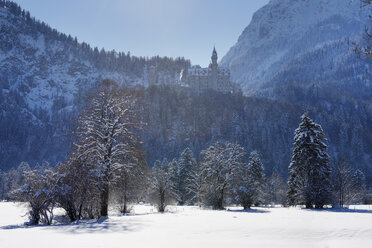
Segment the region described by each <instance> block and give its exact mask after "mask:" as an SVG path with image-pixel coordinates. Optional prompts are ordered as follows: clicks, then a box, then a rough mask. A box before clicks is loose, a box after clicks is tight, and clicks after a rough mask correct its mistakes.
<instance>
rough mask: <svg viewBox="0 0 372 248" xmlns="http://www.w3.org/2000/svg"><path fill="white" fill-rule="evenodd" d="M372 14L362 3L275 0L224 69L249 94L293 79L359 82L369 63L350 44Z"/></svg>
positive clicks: (257, 18) (241, 39) (246, 31)
mask: <svg viewBox="0 0 372 248" xmlns="http://www.w3.org/2000/svg"><path fill="white" fill-rule="evenodd" d="M368 11H369V10H368V9H366V8H360V3H359V1H350V0H271V1H270V2H269V3H268V4H267V5H266V6H264V7H263V8H261V9H260V10H258V11H257V12H256V13H255V14H254V15H253V18H252V21H251V23H250V24H249V25H248V26H247V27H246V28H245V29H244V31H243V33H242V34H241V35H240V37H239V39H238V41H237V43H236V44H235V45H234V46H233V47H232V48H231V49H230V50H229V52H228V53H227V54H226V55H225V56H224V57H223V59H222V60H221V65H222V66H225V67H228V68H230V70H231V75H232V78H233V80H234V81H236V82H237V83H239V84H240V85H241V86H242V88H243V91H244V92H245V93H252V92H254V93H257V91H260V89H261V88H264V89H268V88H272V87H274V86H275V85H276V84H278V83H282V82H285V81H291V80H292V81H294V80H296V81H303V82H305V81H307V82H312V83H318V82H324V81H327V82H329V81H331V82H333V81H336V80H337V81H338V83H346V82H349V83H350V80H352V81H357V82H360V81H361V79H362V77H363V75H365V74H366V70H367V69H368V68H370V67H369V66H370V65H369V62H368V63H367V62H365V61H360V60H359V59H358V58H357V56H355V54H354V53H353V51H351V49H350V48H351V46H350V45H349V43H348V40H349V39H351V40H358V39H359V38H360V37H359V36H360V34H361V33H362V32H363V31H364V28H365V26H366V22H367V20H368V18H367V13H368ZM345 67H346V68H345ZM349 69H350V70H349ZM344 72H345V73H344ZM340 73H341V74H340ZM364 83H365V82H364ZM367 83H369V82H367ZM260 93H262V92H260ZM270 93H271V92H270Z"/></svg>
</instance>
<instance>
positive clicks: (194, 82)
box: [180, 48, 239, 92]
mask: <svg viewBox="0 0 372 248" xmlns="http://www.w3.org/2000/svg"><path fill="white" fill-rule="evenodd" d="M180 82H181V84H183V85H186V86H188V87H190V88H193V89H196V90H197V91H199V92H200V91H203V90H207V89H212V90H215V91H220V92H236V91H238V90H239V87H238V86H237V84H235V83H232V82H231V81H230V70H229V69H225V68H220V67H218V64H217V52H216V48H213V52H212V57H211V63H210V64H209V67H208V68H200V66H193V67H191V68H189V69H186V70H182V71H181V73H180Z"/></svg>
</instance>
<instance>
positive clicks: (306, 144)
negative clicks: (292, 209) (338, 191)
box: [288, 113, 331, 208]
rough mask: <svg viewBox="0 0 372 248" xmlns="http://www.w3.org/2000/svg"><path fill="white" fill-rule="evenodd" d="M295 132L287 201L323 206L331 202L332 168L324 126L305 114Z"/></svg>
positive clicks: (308, 205)
mask: <svg viewBox="0 0 372 248" xmlns="http://www.w3.org/2000/svg"><path fill="white" fill-rule="evenodd" d="M301 118H302V120H301V123H300V125H299V127H298V128H297V129H296V131H295V136H294V144H293V146H294V148H293V155H292V160H291V163H290V165H289V181H288V186H289V189H288V203H289V205H297V204H305V205H306V207H307V208H311V207H313V205H315V207H316V208H322V207H323V206H324V205H325V204H329V203H330V201H331V182H330V179H331V178H330V175H331V169H330V167H329V165H328V162H329V156H328V153H327V145H326V143H325V142H326V138H325V137H324V133H323V129H322V127H321V126H320V125H319V124H316V123H315V122H314V121H313V120H311V119H310V118H309V117H308V115H307V114H306V113H305V114H304V115H302V117H301Z"/></svg>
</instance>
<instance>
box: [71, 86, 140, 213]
mask: <svg viewBox="0 0 372 248" xmlns="http://www.w3.org/2000/svg"><path fill="white" fill-rule="evenodd" d="M136 100H137V99H136V95H135V94H133V92H132V91H131V90H130V89H121V88H119V86H118V85H117V84H116V83H115V82H113V81H111V80H104V81H103V82H102V84H101V85H100V87H99V89H98V91H97V93H96V94H95V95H93V96H92V97H91V98H90V99H89V102H88V109H87V110H86V111H85V112H84V113H83V114H82V115H81V116H80V118H79V124H80V128H79V136H80V139H79V142H78V143H77V144H76V146H77V152H78V154H79V158H80V159H82V160H84V161H85V162H86V163H88V164H91V165H94V166H95V168H94V170H95V172H96V173H97V177H98V178H99V181H98V183H99V189H100V190H101V200H100V202H101V203H100V206H101V207H100V208H101V209H100V215H101V216H107V214H108V202H109V189H110V185H111V184H112V183H114V182H116V181H117V179H118V178H119V176H120V171H121V170H128V168H130V167H133V166H136V162H135V161H136V159H135V156H136V154H138V151H137V148H138V144H139V143H140V142H141V141H140V138H139V137H138V136H137V135H136V133H135V130H136V128H138V127H140V126H141V123H140V122H139V121H138V107H137V105H136V102H137V101H136Z"/></svg>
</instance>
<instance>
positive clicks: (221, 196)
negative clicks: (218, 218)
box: [200, 142, 244, 209]
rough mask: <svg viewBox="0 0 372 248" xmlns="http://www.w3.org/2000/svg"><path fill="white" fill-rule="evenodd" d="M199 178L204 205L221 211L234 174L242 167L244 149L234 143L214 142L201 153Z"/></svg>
mask: <svg viewBox="0 0 372 248" xmlns="http://www.w3.org/2000/svg"><path fill="white" fill-rule="evenodd" d="M201 154H202V156H203V159H202V162H201V168H200V169H201V171H200V176H201V180H202V181H203V184H202V186H201V191H202V194H203V196H202V197H203V200H204V203H205V204H206V205H207V206H212V207H213V208H214V209H223V207H224V203H225V200H226V197H227V196H228V195H229V194H230V190H231V187H232V186H233V185H232V183H233V179H234V176H233V175H234V173H238V170H237V168H239V167H240V166H241V165H242V160H243V156H244V149H243V148H242V147H241V146H240V145H238V144H236V143H226V144H221V143H220V142H216V143H215V144H213V145H211V146H210V147H208V149H206V150H203V151H202V153H201Z"/></svg>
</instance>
